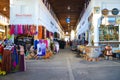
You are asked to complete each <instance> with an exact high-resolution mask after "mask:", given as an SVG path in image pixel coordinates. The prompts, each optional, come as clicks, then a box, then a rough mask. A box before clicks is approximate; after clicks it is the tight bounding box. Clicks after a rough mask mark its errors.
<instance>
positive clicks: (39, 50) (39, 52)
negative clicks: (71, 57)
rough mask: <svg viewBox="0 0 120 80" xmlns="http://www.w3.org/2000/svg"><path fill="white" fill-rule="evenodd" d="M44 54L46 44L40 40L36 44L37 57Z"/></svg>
mask: <svg viewBox="0 0 120 80" xmlns="http://www.w3.org/2000/svg"><path fill="white" fill-rule="evenodd" d="M45 54H46V44H45V43H44V42H43V40H40V41H39V43H38V44H37V55H38V56H44V55H45Z"/></svg>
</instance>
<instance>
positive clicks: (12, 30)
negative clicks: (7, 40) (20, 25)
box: [10, 25, 14, 35]
mask: <svg viewBox="0 0 120 80" xmlns="http://www.w3.org/2000/svg"><path fill="white" fill-rule="evenodd" d="M12 34H14V25H11V26H10V35H12Z"/></svg>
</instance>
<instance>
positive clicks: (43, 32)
mask: <svg viewBox="0 0 120 80" xmlns="http://www.w3.org/2000/svg"><path fill="white" fill-rule="evenodd" d="M44 29H45V27H42V39H45V35H44V34H45V31H44Z"/></svg>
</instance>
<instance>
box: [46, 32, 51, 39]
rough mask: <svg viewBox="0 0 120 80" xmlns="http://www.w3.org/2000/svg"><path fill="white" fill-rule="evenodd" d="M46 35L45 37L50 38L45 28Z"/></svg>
mask: <svg viewBox="0 0 120 80" xmlns="http://www.w3.org/2000/svg"><path fill="white" fill-rule="evenodd" d="M46 37H47V38H50V37H49V31H48V30H46Z"/></svg>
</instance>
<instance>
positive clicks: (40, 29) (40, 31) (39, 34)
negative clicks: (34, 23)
mask: <svg viewBox="0 0 120 80" xmlns="http://www.w3.org/2000/svg"><path fill="white" fill-rule="evenodd" d="M42 33H43V32H42V26H38V39H42Z"/></svg>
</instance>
